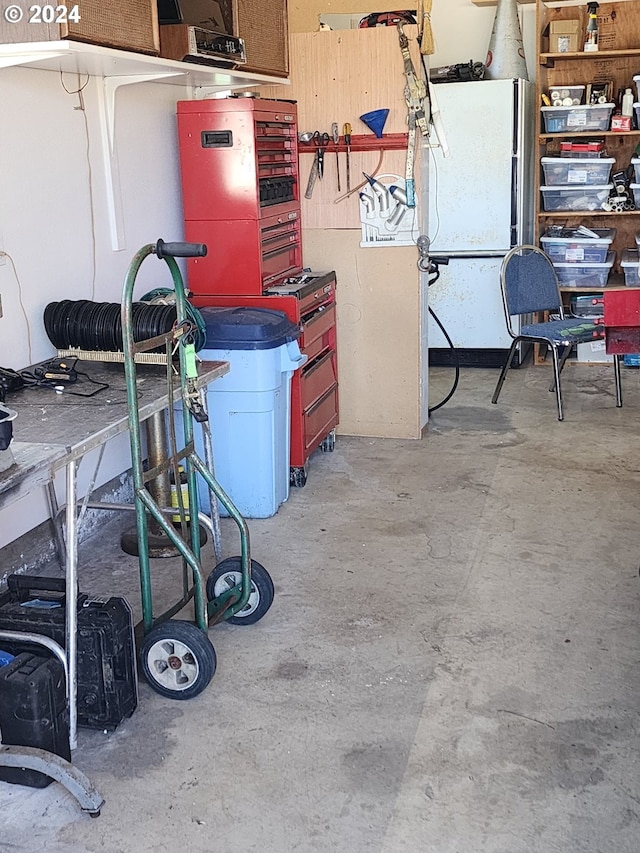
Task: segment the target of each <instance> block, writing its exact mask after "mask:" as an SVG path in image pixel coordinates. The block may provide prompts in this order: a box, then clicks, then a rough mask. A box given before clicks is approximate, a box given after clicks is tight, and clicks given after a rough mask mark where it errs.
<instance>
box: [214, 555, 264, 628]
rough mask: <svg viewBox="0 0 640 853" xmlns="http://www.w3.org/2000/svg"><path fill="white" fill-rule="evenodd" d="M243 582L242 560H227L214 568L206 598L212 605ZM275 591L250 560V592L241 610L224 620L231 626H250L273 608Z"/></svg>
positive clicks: (260, 567)
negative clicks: (220, 596) (215, 599)
mask: <svg viewBox="0 0 640 853" xmlns="http://www.w3.org/2000/svg"><path fill="white" fill-rule="evenodd" d="M241 580H242V559H241V558H240V557H228V558H227V559H226V560H223V561H222V562H221V563H218V565H217V566H216V567H215V569H214V570H213V571H212V572H211V574H210V575H209V578H208V580H207V598H208V599H209V601H212V600H213V599H214V598H217V597H218V596H219V595H222V593H224V592H226V591H227V590H229V589H232V588H233V587H234V586H237V585H238V584H239V583H240V581H241ZM274 595H275V590H274V586H273V581H272V580H271V576H270V575H269V572H268V571H267V570H266V569H265V567H264V566H263V565H261V564H260V563H258V561H257V560H251V591H250V593H249V600H248V601H247V603H246V604H245V606H244V607H243V609H242V610H240V611H238V612H237V613H234V615H233V616H229V618H228V619H227V620H226V621H227V622H229V623H230V624H231V625H253V624H254V623H256V622H258V621H259V620H260V619H262V617H263V616H264V614H265V613H266V612H267V610H268V609H269V608H270V607H271V605H272V604H273V597H274Z"/></svg>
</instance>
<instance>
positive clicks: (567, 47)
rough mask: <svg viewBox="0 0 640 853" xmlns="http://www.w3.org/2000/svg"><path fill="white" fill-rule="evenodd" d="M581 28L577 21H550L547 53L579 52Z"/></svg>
mask: <svg viewBox="0 0 640 853" xmlns="http://www.w3.org/2000/svg"><path fill="white" fill-rule="evenodd" d="M581 35H582V27H581V24H580V21H579V20H573V19H571V20H568V21H551V24H550V29H549V53H575V52H576V51H578V50H580V47H581V45H580V38H581Z"/></svg>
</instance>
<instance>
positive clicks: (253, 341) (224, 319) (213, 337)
mask: <svg viewBox="0 0 640 853" xmlns="http://www.w3.org/2000/svg"><path fill="white" fill-rule="evenodd" d="M200 312H201V314H202V317H203V319H204V322H205V327H206V333H207V342H206V344H205V349H231V350H234V349H238V350H259V349H274V348H275V347H279V346H281V345H282V344H287V343H289V342H290V341H295V340H297V338H298V337H299V336H300V329H299V328H298V326H297V325H296V324H295V323H292V322H291V320H289V319H288V317H287V315H286V314H284V313H283V312H282V311H273V310H272V309H271V308H242V307H240V308H212V307H209V308H201V309H200Z"/></svg>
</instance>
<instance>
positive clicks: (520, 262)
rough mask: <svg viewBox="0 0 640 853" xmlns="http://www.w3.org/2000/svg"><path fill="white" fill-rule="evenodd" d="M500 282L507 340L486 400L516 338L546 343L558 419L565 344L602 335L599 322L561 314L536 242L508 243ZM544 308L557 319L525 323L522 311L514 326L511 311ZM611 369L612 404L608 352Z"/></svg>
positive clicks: (510, 355) (512, 352) (550, 269)
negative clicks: (504, 355) (516, 327)
mask: <svg viewBox="0 0 640 853" xmlns="http://www.w3.org/2000/svg"><path fill="white" fill-rule="evenodd" d="M500 287H501V290H502V303H503V306H504V314H505V319H506V322H507V330H508V332H509V335H510V337H511V339H512V343H511V348H510V349H509V353H508V355H507V360H506V362H505V364H504V367H503V368H502V371H501V372H500V376H499V378H498V383H497V385H496V389H495V391H494V392H493V397H492V399H491V402H492V403H497V402H498V397H499V396H500V391H501V390H502V386H503V384H504V380H505V379H506V376H507V371H508V370H509V368H510V367H511V362H512V361H513V357H514V355H515V352H516V348H517V346H518V344H519V343H521V342H529V343H538V344H546V345H547V346H548V347H549V349H550V350H551V355H552V358H553V382H552V384H551V386H550V388H549V390H550V391H553V390H555V392H556V401H557V404H558V420H559V421H561V420H564V415H563V410H562V388H561V385H560V374H561V373H562V369H563V367H564V365H565V362H566V360H567V358H568V356H569V353H570V352H571V347H572V346H573V345H574V344H578V343H585V342H587V341H592V340H593V339H594V338H602V337H604V327H603V326H598V325H596V324H595V323H591V322H588V321H585V322H583V321H582V318H580V317H570V318H567V317H565V315H564V310H563V307H562V298H561V296H560V288H559V286H558V279H557V277H556V273H555V270H554V268H553V264H552V263H551V261H550V260H549V258H548V257H547V255H546V254H545V253H544V252H543V251H542V249H539V248H538V247H537V246H529V245H523V246H516V247H515V248H513V249H511V251H510V252H509V253H508V254H507V255H506V256H505V259H504V261H503V262H502V267H501V269H500ZM546 312H548V313H549V314H552V315H556V317H557V318H558V319H550V320H545V321H542V322H539V323H528V322H526V320H527V319H529V318H528V317H526V316H524V319H525V324H524V325H522V326H521V327H520V330H519V331H518V332H516V331H514V328H513V318H514V317H516V316H521V317H523V315H531V314H533V315H538V314H541V313H546ZM613 370H614V374H615V387H616V406H622V384H621V380H620V361H619V358H618V356H616V355H614V356H613Z"/></svg>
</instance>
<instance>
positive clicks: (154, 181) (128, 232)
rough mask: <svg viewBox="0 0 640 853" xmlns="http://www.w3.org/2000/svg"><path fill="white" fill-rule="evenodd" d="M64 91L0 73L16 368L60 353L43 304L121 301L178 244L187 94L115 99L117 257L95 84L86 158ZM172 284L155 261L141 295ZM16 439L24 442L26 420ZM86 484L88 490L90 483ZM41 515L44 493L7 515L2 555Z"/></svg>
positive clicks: (73, 98)
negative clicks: (137, 256)
mask: <svg viewBox="0 0 640 853" xmlns="http://www.w3.org/2000/svg"><path fill="white" fill-rule="evenodd" d="M86 79H87V78H84V79H83V80H81V81H80V82H81V84H82V83H84V82H86ZM63 82H64V85H65V86H66V87H67V88H68V89H70V90H73V89H77V88H78V80H77V78H76V77H75V76H74V75H64V80H63V81H61V78H60V75H59V74H57V73H55V72H49V71H39V70H33V69H20V68H9V69H0V104H1V105H2V107H1V109H0V234H1V236H2V241H3V243H2V248H4V250H5V251H6V252H8V253H9V254H10V255H11V257H12V258H13V261H14V263H15V267H16V272H17V275H18V277H19V280H20V285H21V289H20V290H19V288H18V283H17V281H16V276H15V275H14V271H13V268H12V266H11V264H10V263H9V262H6V263H5V264H3V265H0V295H1V296H2V305H3V317H2V318H0V365H2V366H3V367H12V368H21V367H23V366H24V365H26V364H28V363H29V362H30V361H39V360H42V359H45V358H48V357H49V356H52V355H54V354H55V352H54V349H53V347H52V346H51V344H50V342H49V340H48V338H47V336H46V334H45V331H44V326H43V323H42V314H43V310H44V307H45V306H46V305H47V303H48V302H51V301H57V300H59V299H91V298H95V299H96V300H98V301H114V302H119V301H120V297H121V291H122V282H123V279H124V275H125V272H126V269H127V266H128V264H129V262H130V260H131V258H132V256H133V254H134V253H135V252H136V251H137V250H138V249H139V248H140V247H141V246H142V245H144V244H145V243H151V242H155V240H156V239H157V238H158V237H163V238H164V239H165V240H179V239H181V238H182V235H183V227H182V206H181V205H182V202H181V193H180V183H179V171H178V158H177V142H176V129H175V111H176V107H175V104H176V101H177V100H179V99H180V98H186V97H188V92H187V89H186V88H184V87H180V86H172V85H158V84H151V83H144V84H138V85H134V86H127V87H124V88H121V89H120V90H119V91H118V93H117V95H116V98H117V101H116V104H117V106H116V125H115V127H116V146H117V151H118V158H119V164H120V175H121V190H122V205H123V214H124V235H125V245H124V248H123V249H122V250H121V251H113V249H112V248H111V239H110V233H109V230H108V220H107V206H106V187H105V180H104V172H103V165H102V162H103V161H102V149H101V139H100V132H99V127H100V125H99V113H98V97H97V86H98V85H99V81H98V80H97V79H95V78H91V79H89V81H88V84H87V86H86V88H84V89H83V93H82V96H83V101H84V105H85V112H86V119H87V124H88V145H89V154H88V155H87V133H86V130H85V121H84V117H83V113H82V111H81V110H80V109H77V107H78V106H79V98H78V95H69V94H67V93H66V92H65V90H64V88H63V85H62V83H63ZM89 164H90V166H89ZM92 211H93V217H92ZM94 246H95V251H94ZM166 274H167V273H166V266H165V265H164V264H161V263H160V262H158V261H156V262H155V266H154V261H153V259H150V260H148V261H147V264H145V266H144V267H143V269H142V274H141V276H140V277H139V283H138V286H137V290H136V295H137V296H139V295H141V294H142V293H144V292H145V291H146V290H149V289H150V288H151V287H154V286H157V285H159V284H166V283H167V282H168V279H167V278H166V277H165V276H166ZM159 276H160V277H161V280H159ZM94 279H95V284H94ZM20 295H21V297H22V302H23V305H24V308H25V312H26V315H27V318H28V324H29V329H30V334H31V351H29V346H28V330H27V322H26V320H25V317H24V314H23V312H22V309H21V307H20ZM14 435H15V437H16V438H17V439H18V440H19V439H20V421H19V420H17V421H16V422H15V424H14ZM128 446H129V445H128V438H127V437H126V436H124V437H123V438H122V439H118V440H116V441H114V442H112V443H111V444H110V445H109V448H108V452H107V454H106V456H105V461H104V463H103V466H102V476H101V478H100V481H101V482H106V481H107V480H109V479H111V478H112V477H114V476H116V475H117V474H118V473H120V472H121V471H123V470H124V469H125V468H126V467H128V464H129V453H128ZM81 470H82V469H81ZM82 479H84V480H85V481H86V480H87V479H88V473H86V474H85V475H84V477H81V480H82ZM46 517H47V513H46V506H45V503H44V500H43V498H42V497H41V496H40V495H33V496H29V497H27V498H25V499H23V500H22V501H20V502H19V503H17V504H15V505H13V506H12V507H10V508H9V509H7V510H5V511H4V512H2V513H0V547H1V546H2V545H5V544H7V543H8V542H10V541H13V539H15V538H17V537H18V536H20V535H22V534H23V533H24V532H26V531H27V530H30V529H31V528H32V527H34V526H36V525H37V524H39V523H40V522H41V521H43V520H44V519H45V518H46Z"/></svg>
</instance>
